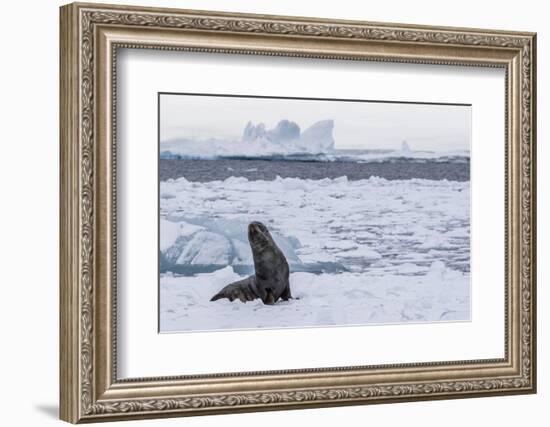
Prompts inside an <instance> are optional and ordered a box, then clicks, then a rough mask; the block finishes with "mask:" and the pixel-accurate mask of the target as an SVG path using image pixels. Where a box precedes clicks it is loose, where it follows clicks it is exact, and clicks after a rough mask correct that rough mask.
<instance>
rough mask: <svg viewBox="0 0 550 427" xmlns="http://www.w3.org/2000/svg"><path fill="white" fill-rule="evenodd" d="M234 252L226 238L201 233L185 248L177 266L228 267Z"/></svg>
mask: <svg viewBox="0 0 550 427" xmlns="http://www.w3.org/2000/svg"><path fill="white" fill-rule="evenodd" d="M232 252H233V251H232V248H231V243H230V242H229V240H228V239H227V238H226V237H224V236H222V235H220V234H216V233H212V232H210V231H201V232H199V233H197V234H196V235H194V236H193V238H192V239H191V240H190V241H189V243H188V244H187V245H186V246H185V248H184V249H183V252H182V253H181V255H180V256H179V258H178V259H177V261H176V264H192V265H197V264H198V265H227V264H229V263H230V261H231V260H232Z"/></svg>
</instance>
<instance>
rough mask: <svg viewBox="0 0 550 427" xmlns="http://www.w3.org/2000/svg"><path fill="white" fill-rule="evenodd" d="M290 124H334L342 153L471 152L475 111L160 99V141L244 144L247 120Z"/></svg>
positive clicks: (464, 108)
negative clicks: (406, 147) (404, 147)
mask: <svg viewBox="0 0 550 427" xmlns="http://www.w3.org/2000/svg"><path fill="white" fill-rule="evenodd" d="M282 119H288V120H292V121H294V122H296V123H297V124H298V125H299V126H300V128H301V130H302V131H304V130H305V129H307V128H308V127H309V126H311V125H312V124H314V123H315V122H317V121H320V120H326V119H333V120H334V140H335V146H336V148H337V149H351V148H353V149H398V148H400V147H401V143H402V141H407V142H408V143H409V145H410V147H411V149H413V150H428V151H448V150H469V149H470V134H471V107H469V106H452V105H421V104H394V103H378V102H377V103H374V102H342V101H318V100H293V99H263V98H234V97H230V98H228V97H217V96H193V95H171V94H170V95H169V94H162V95H161V96H160V139H161V143H162V141H166V140H170V139H175V138H198V139H206V138H223V139H230V140H240V138H241V136H242V133H243V130H244V127H245V126H246V124H247V122H248V121H252V122H253V123H254V124H257V123H259V122H263V123H265V125H266V127H267V128H268V129H271V128H273V127H275V125H276V124H277V122H279V121H280V120H282Z"/></svg>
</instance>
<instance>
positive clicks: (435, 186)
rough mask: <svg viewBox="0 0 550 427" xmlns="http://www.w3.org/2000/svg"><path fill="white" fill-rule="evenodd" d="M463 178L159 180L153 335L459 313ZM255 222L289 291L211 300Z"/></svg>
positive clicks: (245, 251)
mask: <svg viewBox="0 0 550 427" xmlns="http://www.w3.org/2000/svg"><path fill="white" fill-rule="evenodd" d="M469 198H470V184H469V182H455V181H446V180H442V181H435V180H419V179H411V180H403V181H390V180H385V179H381V178H376V177H373V178H369V179H364V180H358V181H349V180H348V179H347V178H346V177H340V178H336V179H328V178H326V179H322V180H308V179H297V178H284V179H283V178H277V179H276V180H274V181H262V180H257V181H249V180H248V179H247V178H244V177H238V178H237V177H231V178H228V179H226V180H224V181H211V182H190V181H187V180H186V179H185V178H180V179H177V180H168V181H164V182H161V186H160V201H161V206H160V208H161V212H160V214H161V224H160V251H161V278H160V324H161V325H160V326H161V331H163V332H164V331H191V330H212V329H218V330H219V329H236V328H258V327H302V326H326V325H349V324H371V323H394V322H429V321H457V320H467V319H469V316H470V298H469V295H470V293H469V290H470V288H469V286H470V284H469V283H470V273H469V271H470V270H469V267H470V266H469V263H470V237H469V235H470V223H469V218H470V212H469V208H470V202H469ZM251 221H262V222H263V223H265V224H266V225H267V226H268V228H269V229H270V230H271V232H272V234H273V236H274V239H275V240H276V241H277V243H278V245H279V246H280V247H281V249H282V250H283V252H284V253H285V255H286V257H287V259H288V261H289V264H290V266H291V289H292V293H293V295H294V296H295V297H297V298H296V299H293V300H290V301H287V302H278V303H277V304H275V305H274V306H265V305H263V304H262V303H261V301H253V302H249V303H246V304H243V303H240V302H233V303H230V302H229V301H227V300H219V301H216V302H210V301H209V300H210V298H211V297H212V295H214V294H215V293H216V292H217V291H219V289H221V288H222V287H223V286H225V285H226V284H228V283H230V282H232V281H235V280H238V279H240V278H243V277H245V276H247V275H248V274H250V273H251V272H253V266H252V257H251V253H250V248H249V245H248V241H247V236H246V226H247V224H248V223H249V222H251Z"/></svg>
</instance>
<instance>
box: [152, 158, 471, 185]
mask: <svg viewBox="0 0 550 427" xmlns="http://www.w3.org/2000/svg"><path fill="white" fill-rule="evenodd" d="M159 174H160V180H161V181H166V180H167V179H170V178H173V179H177V178H180V177H185V178H186V179H187V180H189V181H198V182H205V181H217V180H224V179H226V178H229V177H231V176H244V177H246V178H248V179H250V180H259V179H261V180H266V181H271V180H273V179H275V178H276V177H277V176H280V177H282V178H302V179H323V178H331V179H333V178H338V177H340V176H344V175H345V176H347V177H348V179H349V180H358V179H367V178H370V177H371V176H378V177H381V178H385V179H390V180H394V179H411V178H421V179H433V180H442V179H447V180H449V181H469V180H470V163H469V162H463V163H457V162H441V161H429V160H428V161H424V162H414V161H410V160H407V159H393V160H392V161H385V162H379V163H356V162H338V161H336V162H314V161H299V160H292V161H288V160H255V159H219V160H175V159H161V160H160V167H159Z"/></svg>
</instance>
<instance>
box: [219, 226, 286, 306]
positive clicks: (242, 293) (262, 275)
mask: <svg viewBox="0 0 550 427" xmlns="http://www.w3.org/2000/svg"><path fill="white" fill-rule="evenodd" d="M248 241H249V242H250V248H251V249H252V257H253V258H254V270H255V272H256V273H255V274H254V275H252V276H249V277H247V278H246V279H243V280H239V281H237V282H233V283H230V284H229V285H227V286H226V287H224V288H223V289H222V290H221V291H220V292H218V293H217V294H216V295H214V296H213V297H212V299H211V300H210V301H216V300H219V299H221V298H227V299H228V300H229V301H233V300H236V299H239V300H240V301H242V302H246V301H253V300H255V299H258V298H259V299H261V300H262V302H263V303H264V304H269V305H271V304H275V303H276V302H277V301H278V300H279V298H281V299H282V300H283V301H287V300H288V299H290V298H292V295H291V294H290V283H289V280H288V277H289V268H288V262H287V260H286V258H285V256H284V254H283V252H282V251H281V250H280V249H279V247H278V246H277V245H276V244H275V241H274V240H273V237H271V234H270V233H269V230H268V229H267V227H266V226H265V225H263V224H262V223H261V222H257V221H255V222H251V223H250V224H249V225H248Z"/></svg>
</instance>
